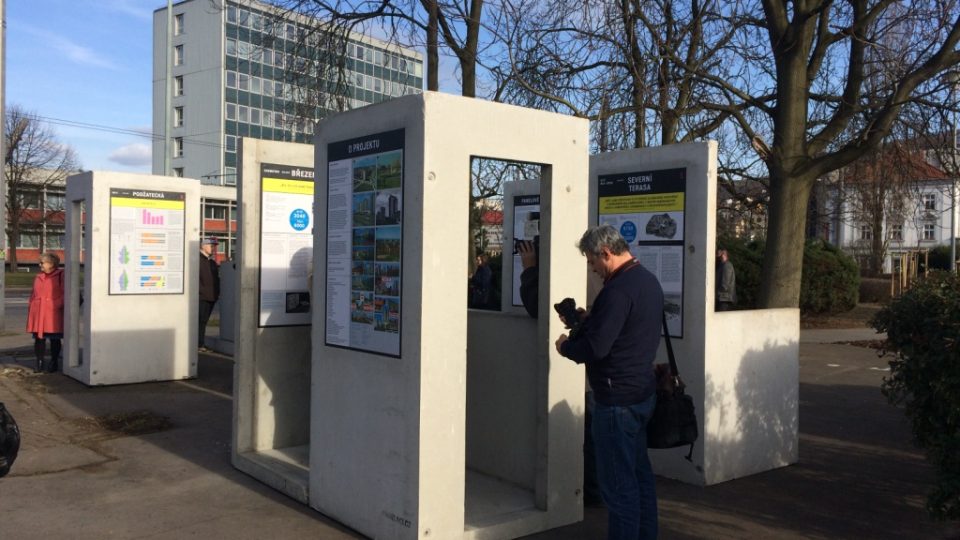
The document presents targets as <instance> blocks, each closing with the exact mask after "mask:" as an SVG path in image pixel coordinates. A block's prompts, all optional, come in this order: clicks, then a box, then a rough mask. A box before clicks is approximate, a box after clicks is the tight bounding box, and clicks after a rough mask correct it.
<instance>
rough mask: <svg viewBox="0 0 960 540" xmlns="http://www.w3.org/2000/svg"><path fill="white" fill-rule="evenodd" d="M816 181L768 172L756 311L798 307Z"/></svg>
mask: <svg viewBox="0 0 960 540" xmlns="http://www.w3.org/2000/svg"><path fill="white" fill-rule="evenodd" d="M781 174H782V173H781ZM815 180H816V179H815V178H802V177H801V178H796V177H795V178H777V173H773V172H771V177H770V205H769V206H768V209H769V210H768V220H769V221H768V223H767V247H766V253H765V254H764V257H763V269H762V270H761V284H760V291H759V297H758V299H757V304H758V305H757V307H759V308H785V307H787V308H789V307H793V308H795V307H799V306H800V278H801V275H802V272H803V245H804V242H805V240H806V238H805V235H804V231H805V230H806V227H805V225H806V220H807V203H808V202H809V200H810V191H811V189H812V188H813V184H814V181H815ZM734 264H736V261H734Z"/></svg>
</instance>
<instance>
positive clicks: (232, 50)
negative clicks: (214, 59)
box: [227, 38, 237, 56]
mask: <svg viewBox="0 0 960 540" xmlns="http://www.w3.org/2000/svg"><path fill="white" fill-rule="evenodd" d="M236 55H237V40H235V39H233V38H227V56H236Z"/></svg>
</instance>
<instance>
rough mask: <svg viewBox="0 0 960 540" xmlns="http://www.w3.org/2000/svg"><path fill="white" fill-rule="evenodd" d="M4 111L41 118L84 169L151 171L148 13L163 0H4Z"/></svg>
mask: <svg viewBox="0 0 960 540" xmlns="http://www.w3.org/2000/svg"><path fill="white" fill-rule="evenodd" d="M6 4H7V13H6V18H7V58H6V70H7V92H6V104H7V107H10V106H12V105H19V106H21V107H23V108H24V109H25V110H26V111H28V112H30V113H33V114H36V115H39V116H41V117H44V118H50V119H56V120H55V121H54V122H52V123H51V127H52V128H53V129H54V130H55V131H56V132H57V134H58V136H59V138H60V140H61V142H63V143H65V144H68V145H70V146H72V147H73V149H74V150H75V151H76V152H77V155H78V157H79V159H80V164H81V166H82V167H83V168H84V169H86V170H90V169H93V170H116V171H137V172H150V144H149V143H150V141H149V139H148V138H146V137H139V136H136V135H133V134H122V133H111V132H109V131H104V130H100V129H88V128H79V127H71V126H66V125H62V123H60V122H61V121H68V122H81V123H85V124H93V125H96V126H106V127H107V128H118V129H120V130H137V131H142V132H147V133H149V132H150V131H151V129H152V126H151V101H152V82H151V78H152V66H151V62H152V53H151V49H152V46H153V45H152V32H153V24H152V22H151V21H152V18H153V10H154V9H157V8H160V7H165V6H166V1H165V0H7V3H6Z"/></svg>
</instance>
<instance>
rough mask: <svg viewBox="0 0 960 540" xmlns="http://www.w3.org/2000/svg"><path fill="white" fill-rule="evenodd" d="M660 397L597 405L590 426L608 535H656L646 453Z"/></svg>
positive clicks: (628, 539)
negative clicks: (654, 410)
mask: <svg viewBox="0 0 960 540" xmlns="http://www.w3.org/2000/svg"><path fill="white" fill-rule="evenodd" d="M656 403H657V396H656V394H654V395H652V396H650V397H649V398H647V399H646V400H645V401H642V402H640V403H638V404H636V405H630V406H609V405H603V404H601V403H597V404H596V406H595V407H594V409H593V419H592V420H593V421H592V425H591V428H592V429H591V431H592V432H593V433H592V435H593V445H594V452H595V453H596V456H597V480H598V481H599V484H600V494H601V495H602V496H603V502H604V503H606V505H607V510H608V520H607V525H608V528H607V538H608V539H609V540H641V539H653V538H656V537H657V493H656V486H655V481H654V477H653V467H651V466H650V457H649V456H648V455H647V422H648V421H649V420H650V417H651V416H652V415H653V408H654V406H655V405H656Z"/></svg>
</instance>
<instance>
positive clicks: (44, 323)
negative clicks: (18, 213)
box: [27, 253, 63, 373]
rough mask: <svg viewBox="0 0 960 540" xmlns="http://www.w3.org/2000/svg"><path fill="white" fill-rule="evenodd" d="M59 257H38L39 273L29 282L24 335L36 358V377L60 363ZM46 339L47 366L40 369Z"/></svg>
mask: <svg viewBox="0 0 960 540" xmlns="http://www.w3.org/2000/svg"><path fill="white" fill-rule="evenodd" d="M59 266H60V257H57V256H56V255H54V254H53V253H44V254H43V255H40V273H39V274H37V278H36V279H34V280H33V294H31V295H30V308H29V310H28V311H27V332H32V333H33V353H34V354H35V355H36V357H37V368H36V371H37V373H39V372H41V371H44V367H46V371H47V373H53V372H54V371H56V370H57V363H58V360H59V359H60V340H61V339H63V270H62V269H61V268H59ZM47 339H49V340H50V363H49V364H47V365H46V366H44V362H43V357H44V356H45V355H46V352H47V351H46V349H47Z"/></svg>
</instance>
